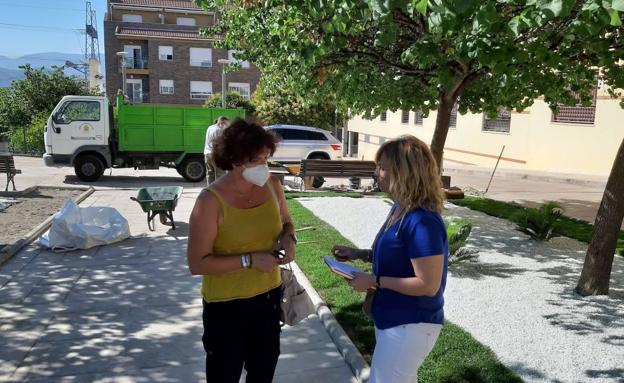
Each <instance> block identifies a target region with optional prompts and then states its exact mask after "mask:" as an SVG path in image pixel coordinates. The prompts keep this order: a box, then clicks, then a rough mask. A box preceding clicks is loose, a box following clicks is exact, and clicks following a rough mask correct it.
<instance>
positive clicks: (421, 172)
mask: <svg viewBox="0 0 624 383" xmlns="http://www.w3.org/2000/svg"><path fill="white" fill-rule="evenodd" d="M380 161H383V165H384V170H385V171H386V172H388V173H389V177H388V179H389V183H388V192H389V193H390V195H391V196H392V198H393V199H394V200H395V201H396V202H397V203H398V204H399V206H400V207H401V209H402V210H403V213H405V212H407V211H408V210H410V209H415V208H423V209H426V210H430V211H435V212H438V213H441V212H442V208H443V201H444V194H443V190H442V179H441V177H440V174H439V172H438V165H437V163H436V160H435V158H434V157H433V154H432V153H431V150H429V147H427V145H426V144H425V143H424V142H422V141H421V140H419V139H418V138H416V137H414V136H410V135H405V136H400V137H398V138H395V139H393V140H390V141H386V142H385V143H384V144H383V145H381V147H380V148H379V150H378V151H377V155H376V156H375V162H377V163H379V162H380Z"/></svg>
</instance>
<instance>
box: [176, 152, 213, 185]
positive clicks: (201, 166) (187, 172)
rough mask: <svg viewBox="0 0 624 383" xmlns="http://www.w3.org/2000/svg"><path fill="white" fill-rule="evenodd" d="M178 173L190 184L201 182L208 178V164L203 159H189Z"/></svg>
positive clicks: (183, 163)
mask: <svg viewBox="0 0 624 383" xmlns="http://www.w3.org/2000/svg"><path fill="white" fill-rule="evenodd" d="M176 169H178V173H180V175H181V176H182V177H184V179H185V180H187V181H189V182H200V181H202V180H203V179H204V178H206V164H205V163H204V161H203V159H202V158H199V157H189V158H187V159H185V160H184V161H182V163H181V164H180V166H179V167H178V168H176Z"/></svg>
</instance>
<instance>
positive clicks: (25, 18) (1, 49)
mask: <svg viewBox="0 0 624 383" xmlns="http://www.w3.org/2000/svg"><path fill="white" fill-rule="evenodd" d="M85 4H86V1H85V0H0V56H8V57H18V56H23V55H26V54H31V53H39V52H62V53H81V54H84V49H85V47H84V34H82V33H81V32H82V31H84V28H85ZM91 7H92V8H93V9H95V11H96V16H97V29H98V33H99V42H100V56H101V60H102V61H103V60H104V25H103V22H102V21H103V19H104V13H105V12H106V0H91Z"/></svg>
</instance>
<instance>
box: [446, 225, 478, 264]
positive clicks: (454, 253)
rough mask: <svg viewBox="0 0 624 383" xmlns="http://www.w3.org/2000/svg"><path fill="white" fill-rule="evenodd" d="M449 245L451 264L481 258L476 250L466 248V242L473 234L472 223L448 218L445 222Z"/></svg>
mask: <svg viewBox="0 0 624 383" xmlns="http://www.w3.org/2000/svg"><path fill="white" fill-rule="evenodd" d="M444 225H445V226H446V232H447V236H448V243H449V264H453V263H456V262H460V261H463V260H468V259H474V258H476V257H478V256H479V254H478V251H477V250H475V249H468V248H466V247H465V246H466V240H468V237H469V236H470V233H471V232H472V223H470V221H468V220H465V219H461V218H456V217H448V218H446V219H445V220H444Z"/></svg>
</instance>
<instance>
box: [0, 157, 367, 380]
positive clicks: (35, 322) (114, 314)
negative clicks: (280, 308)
mask: <svg viewBox="0 0 624 383" xmlns="http://www.w3.org/2000/svg"><path fill="white" fill-rule="evenodd" d="M18 164H19V161H18ZM23 183H24V180H21V181H18V184H20V185H21V184H23ZM197 193H198V189H197V188H195V189H191V190H188V191H187V190H185V193H184V194H183V196H182V198H181V200H180V203H179V206H178V208H177V209H176V211H175V212H174V217H175V218H176V222H177V225H178V227H179V228H178V229H177V230H175V231H172V230H169V228H168V227H165V226H162V225H159V224H157V225H159V226H157V229H156V232H154V233H150V232H148V231H147V224H146V222H145V213H143V212H142V211H141V209H140V207H139V206H138V204H136V203H135V202H133V201H131V200H130V199H129V197H130V196H133V195H135V194H136V191H135V190H118V191H115V190H105V191H96V192H95V193H94V194H93V195H92V196H90V197H89V198H88V199H87V200H85V201H84V202H83V203H82V204H81V206H90V205H93V206H113V207H115V208H117V209H118V210H119V211H120V212H121V213H122V214H123V215H124V216H125V217H126V218H127V219H128V221H129V222H130V229H131V232H132V238H131V239H128V240H126V241H123V242H121V243H118V244H115V245H111V246H106V247H99V248H94V249H90V250H86V251H76V252H71V253H67V254H55V253H52V252H49V251H45V250H41V249H39V248H38V247H36V246H34V245H31V246H29V247H27V248H25V249H24V250H22V251H21V252H20V253H19V254H17V255H16V256H15V257H14V258H13V259H12V260H10V261H9V262H7V263H6V264H4V265H3V266H1V267H0V344H2V347H0V382H17V381H19V382H52V381H54V382H119V381H123V382H202V381H205V380H204V379H205V376H204V351H203V348H202V344H201V334H202V324H201V298H200V297H199V286H200V281H201V280H200V278H199V277H191V276H190V274H189V272H188V270H187V267H186V241H187V233H188V216H189V214H190V211H191V209H192V206H193V203H194V201H195V198H196V197H197ZM281 351H282V354H281V356H280V360H279V363H278V367H277V373H276V377H275V380H274V381H275V382H297V383H304V382H337V383H338V382H355V378H354V377H353V374H352V373H351V371H350V369H349V367H348V366H347V365H346V363H345V361H344V359H343V358H342V356H341V355H340V353H339V352H338V350H337V348H336V346H335V345H334V343H333V342H332V340H331V338H330V337H329V335H328V334H327V332H326V330H325V328H324V327H323V325H322V324H321V322H320V320H319V318H318V317H317V316H316V315H312V316H310V317H309V318H308V319H307V320H305V321H304V322H302V323H300V324H299V325H297V326H294V327H285V328H284V330H283V333H282V348H281Z"/></svg>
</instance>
